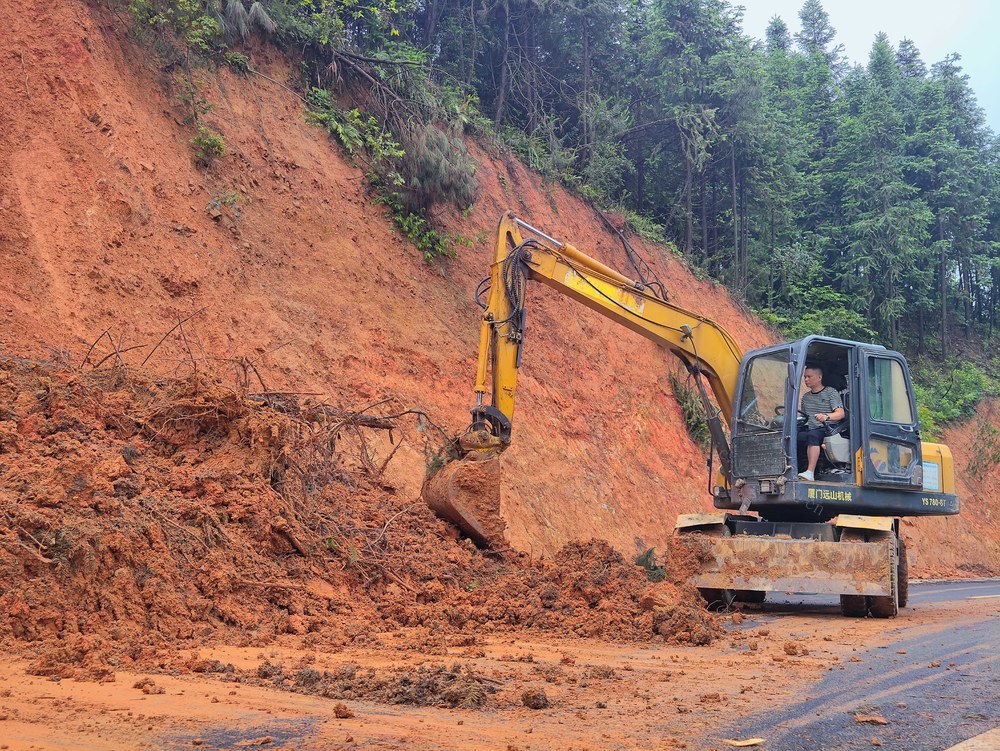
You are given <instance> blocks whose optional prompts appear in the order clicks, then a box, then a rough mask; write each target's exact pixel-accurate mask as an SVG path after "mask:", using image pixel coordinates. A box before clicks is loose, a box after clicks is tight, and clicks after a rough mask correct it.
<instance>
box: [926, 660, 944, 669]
mask: <svg viewBox="0 0 1000 751" xmlns="http://www.w3.org/2000/svg"><path fill="white" fill-rule="evenodd" d="M927 667H929V668H939V667H941V662H940V660H934V662H932V663H931V664H930V665H928V666H927Z"/></svg>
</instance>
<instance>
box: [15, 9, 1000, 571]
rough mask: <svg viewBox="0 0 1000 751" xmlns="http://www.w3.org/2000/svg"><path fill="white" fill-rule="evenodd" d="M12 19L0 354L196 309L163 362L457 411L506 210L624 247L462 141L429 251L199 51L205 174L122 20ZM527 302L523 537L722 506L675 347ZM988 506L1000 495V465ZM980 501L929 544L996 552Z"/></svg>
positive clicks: (324, 147) (714, 301)
mask: <svg viewBox="0 0 1000 751" xmlns="http://www.w3.org/2000/svg"><path fill="white" fill-rule="evenodd" d="M8 24H9V27H8V29H6V31H5V34H4V44H3V47H4V50H3V55H2V57H0V85H2V90H3V91H4V92H5V93H6V95H5V96H4V97H3V98H2V100H0V134H2V135H0V139H2V140H0V248H2V255H0V271H2V274H3V279H4V280H5V282H4V283H3V284H0V309H2V310H3V312H4V315H5V319H6V325H5V326H4V327H3V328H2V329H0V346H2V348H3V350H5V351H6V352H8V353H14V354H25V355H32V356H33V355H40V354H41V355H45V356H51V352H52V350H53V349H55V350H57V351H67V352H68V353H70V355H71V356H72V357H73V358H74V361H75V362H77V363H79V362H81V361H82V359H83V356H84V354H85V352H86V350H87V349H88V347H89V346H90V345H91V343H93V342H94V341H95V340H96V339H98V337H99V336H100V335H101V333H102V332H103V331H105V330H110V333H111V334H112V335H113V336H114V338H115V341H116V342H118V346H119V347H120V348H122V347H125V348H127V347H129V346H132V345H138V344H145V345H146V346H145V348H144V349H141V350H135V351H134V352H133V353H132V355H131V356H132V362H135V361H136V360H138V359H141V354H142V353H145V352H148V351H149V349H150V347H151V346H152V345H153V344H155V343H156V341H157V340H158V339H159V338H160V337H161V336H163V334H164V333H166V332H167V331H168V330H169V329H170V328H171V327H172V326H174V325H175V324H176V323H177V322H178V321H179V320H181V319H183V318H185V317H187V316H189V315H191V314H193V313H196V312H198V311H200V312H199V313H198V315H197V316H196V317H195V318H194V319H193V320H192V321H190V322H189V323H188V324H187V325H186V327H185V332H186V339H187V341H186V342H185V343H183V345H182V343H181V342H180V341H179V340H178V337H177V336H176V333H175V335H174V336H172V337H171V338H170V340H169V341H168V342H167V343H166V344H165V345H164V346H163V347H161V348H160V349H159V350H158V351H157V353H156V355H155V359H154V360H152V361H151V364H153V365H156V366H157V367H160V368H161V369H168V370H169V369H172V368H174V367H177V368H180V369H183V368H186V367H187V366H188V365H189V364H190V362H191V360H192V358H208V360H214V361H215V363H216V367H217V369H224V368H227V367H230V365H231V364H232V363H233V362H234V361H238V360H240V359H241V358H247V359H248V360H251V361H253V362H254V363H255V364H256V366H257V367H258V368H259V369H260V372H261V374H262V375H263V377H264V379H265V380H266V381H267V385H268V386H269V387H270V388H272V389H289V390H296V391H317V392H322V393H326V394H330V395H331V400H332V402H334V403H336V404H337V405H338V406H341V407H361V406H365V405H368V404H371V403H373V402H376V401H379V400H381V399H384V398H387V397H393V398H394V399H395V400H396V401H395V403H396V404H404V405H408V406H416V407H420V408H423V409H425V410H427V412H428V413H429V414H430V415H431V416H432V417H433V418H434V419H435V420H436V421H437V422H439V423H440V424H442V425H444V426H446V427H447V428H448V429H449V430H452V431H455V430H458V429H460V428H461V427H463V426H464V424H465V423H466V421H467V419H468V411H467V410H468V407H469V406H470V404H471V401H472V393H471V381H472V376H473V370H474V366H475V356H476V345H477V337H478V326H477V319H478V315H477V314H478V308H476V307H475V305H474V304H473V302H472V291H473V289H474V287H475V284H476V282H477V281H478V280H479V279H480V277H481V276H483V275H484V274H485V273H486V270H487V266H488V263H489V257H490V253H491V247H490V245H491V239H492V234H493V231H494V227H495V223H496V220H497V217H498V216H499V214H500V213H501V212H502V211H504V210H506V209H513V210H514V211H516V212H517V213H518V214H520V215H521V216H523V217H524V218H526V219H527V220H528V221H530V222H531V223H533V224H535V225H536V226H538V227H540V228H543V229H545V230H546V231H547V232H548V233H550V234H552V235H554V236H556V237H558V238H560V239H564V240H567V241H572V242H574V243H575V244H576V245H577V246H578V247H580V248H581V249H583V250H584V251H585V252H588V253H591V254H593V255H596V256H597V257H599V258H601V259H602V260H604V261H606V262H608V263H610V264H612V265H614V266H617V267H619V268H624V260H625V259H624V257H623V254H622V252H621V250H620V247H619V246H618V244H617V241H616V240H615V239H614V237H613V236H612V235H610V234H609V233H608V232H606V231H605V230H604V229H603V227H602V226H601V224H600V222H599V221H598V219H597V217H596V216H595V215H594V213H593V212H592V211H591V210H590V209H589V208H588V207H587V206H586V205H585V204H584V203H582V202H581V201H579V200H578V199H576V198H574V197H572V196H569V195H567V194H566V193H565V192H564V191H562V190H561V189H559V188H558V187H555V186H551V185H545V184H543V183H542V181H541V180H540V179H539V178H538V176H536V175H534V174H532V173H530V172H529V171H527V170H526V169H524V168H523V166H521V165H520V164H519V163H517V162H515V161H514V160H512V159H509V158H494V157H493V156H491V155H489V154H487V153H485V152H484V151H483V150H482V149H478V148H476V147H472V149H473V154H474V156H475V157H476V158H477V159H478V161H479V165H480V167H479V172H478V178H479V181H480V184H481V192H480V196H479V199H478V200H477V202H476V205H475V207H474V209H473V210H472V212H471V213H470V214H469V216H467V217H465V218H460V217H458V216H452V217H450V218H445V221H447V222H448V223H449V225H450V227H451V228H452V230H453V231H454V232H456V233H460V234H462V235H463V236H465V237H467V238H470V239H475V243H474V246H473V247H472V248H468V249H464V248H463V249H461V250H460V251H459V254H458V257H457V258H455V259H453V260H447V261H441V262H435V263H433V264H427V263H425V262H424V261H423V260H422V258H421V257H420V255H419V253H418V252H417V251H416V250H415V249H414V248H413V247H412V246H411V244H410V243H409V242H408V241H406V240H405V239H402V238H401V237H400V236H399V235H398V234H396V233H395V232H394V231H393V229H392V226H391V223H390V222H389V221H388V220H387V218H386V216H385V212H384V210H383V209H382V208H381V207H377V206H373V205H372V203H371V201H370V199H369V197H368V196H366V194H365V185H364V180H363V177H362V175H361V172H360V171H359V170H358V169H357V168H355V167H353V166H351V165H350V164H349V163H348V162H347V161H345V159H344V158H343V157H342V156H341V154H340V153H339V152H338V149H337V147H336V146H335V145H334V144H332V143H331V142H330V141H329V139H328V138H327V137H326V135H325V134H324V133H323V132H322V131H320V130H319V129H317V128H315V127H313V126H310V125H309V124H307V123H306V122H305V120H304V118H303V114H302V113H303V111H302V106H301V103H300V102H299V101H298V100H297V99H296V98H295V97H294V96H292V95H291V94H289V93H288V92H287V91H285V90H283V89H281V88H280V87H278V86H276V85H274V84H273V83H270V82H267V81H265V80H263V79H261V78H256V77H250V78H244V77H241V76H238V75H236V74H234V73H232V72H230V71H228V70H222V71H214V70H209V69H201V70H198V71H196V77H198V78H199V79H201V80H203V81H204V82H205V84H206V88H205V90H204V95H205V97H206V98H207V99H208V100H210V101H211V102H212V103H213V104H214V105H215V109H214V111H213V112H212V113H211V114H209V115H208V116H207V121H208V123H209V125H210V126H211V127H212V128H213V129H214V130H216V131H218V132H220V133H221V134H222V135H223V136H224V137H225V142H226V147H227V150H228V153H227V155H226V156H225V157H223V158H222V159H220V160H218V161H217V162H216V164H215V165H214V166H213V167H212V168H211V169H209V170H207V171H206V170H204V169H201V168H199V167H197V166H196V165H195V163H194V158H193V153H192V150H191V148H190V145H189V140H190V138H191V137H192V135H193V130H192V128H191V126H190V125H185V124H184V122H183V120H184V117H185V114H186V109H185V108H184V106H183V105H182V103H181V102H180V99H179V98H178V96H177V91H178V89H177V87H176V85H173V84H172V83H171V79H170V77H169V74H167V73H165V72H163V71H162V70H161V67H160V66H161V65H162V62H161V61H160V60H158V59H157V58H155V57H153V56H151V55H150V54H149V53H148V52H147V51H146V50H143V49H142V48H141V47H140V46H138V45H137V44H135V42H134V41H133V40H132V38H131V36H130V34H129V31H128V27H127V25H126V21H125V19H122V18H119V17H117V16H115V15H113V14H110V13H108V12H107V11H105V10H103V9H99V8H95V7H92V6H91V5H89V4H87V3H84V2H79V1H78V0H62V1H61V2H58V3H52V2H41V1H40V0H26V2H24V3H22V5H21V8H20V10H19V12H18V13H16V14H10V17H9V19H8ZM269 54H271V53H268V52H267V51H264V52H261V51H258V52H257V53H255V58H254V64H255V66H257V67H258V68H259V69H261V70H263V71H266V72H267V73H268V74H269V75H270V76H271V77H272V78H275V79H276V80H285V79H286V78H287V76H288V72H289V70H291V68H290V67H289V66H288V65H287V64H286V63H285V61H284V60H282V59H281V58H280V56H277V55H273V57H272V58H270V59H269V57H268V55H269ZM232 193H238V194H239V195H240V196H241V197H242V199H241V200H240V202H239V203H238V206H237V208H238V209H239V212H238V213H239V215H238V216H237V215H236V212H234V211H233V210H231V209H229V208H225V207H223V208H222V216H220V217H216V218H213V217H212V216H211V215H210V212H209V211H208V207H209V205H210V204H211V203H212V202H213V200H214V201H216V202H217V203H218V202H219V201H220V199H222V198H223V197H225V196H226V195H228V194H232ZM644 251H645V253H646V256H647V257H648V258H650V259H651V260H654V266H655V268H656V270H657V273H658V275H659V276H660V278H661V279H662V280H663V281H664V282H665V284H666V286H667V288H668V291H669V293H670V295H671V298H672V300H674V301H675V302H677V303H679V304H681V305H684V306H686V307H690V308H693V309H695V310H697V311H700V312H703V313H705V314H707V315H710V316H712V317H713V318H715V319H716V320H717V321H719V322H720V323H721V324H722V325H723V326H725V327H726V328H727V329H729V331H730V332H731V333H732V334H733V335H734V336H735V338H736V339H737V340H738V341H739V342H740V344H741V345H742V346H743V347H744V348H749V347H752V346H756V345H759V344H762V343H764V342H766V341H769V339H770V335H769V333H768V332H767V331H766V330H765V329H764V327H763V326H761V325H760V324H759V323H757V322H756V321H752V320H749V319H748V318H747V317H746V316H744V315H743V314H742V313H741V312H740V311H739V309H738V308H737V306H736V305H734V304H733V302H732V301H731V300H730V298H729V297H728V295H727V294H726V293H725V291H724V290H723V289H722V288H721V287H719V286H717V285H713V284H711V283H707V282H702V281H698V280H697V279H695V278H694V277H693V276H692V275H691V274H690V273H689V272H688V271H687V270H686V269H685V268H684V266H683V265H682V264H681V263H679V262H678V261H676V260H673V259H670V258H668V257H666V256H664V255H663V254H662V252H660V251H658V250H655V249H649V248H645V249H644ZM529 301H530V310H529V314H528V315H529V318H528V337H529V338H528V341H527V346H526V347H525V353H524V360H523V366H522V371H521V376H520V381H519V402H518V415H517V421H516V424H515V428H514V431H515V433H514V435H515V444H514V447H513V448H512V449H511V450H510V451H508V452H507V453H506V454H505V457H504V462H505V465H504V466H505V483H504V486H503V504H504V507H505V512H506V514H507V516H508V518H509V520H510V526H509V535H510V538H511V541H512V543H513V544H515V545H516V546H517V547H519V548H521V549H524V550H530V551H532V552H533V553H535V554H542V553H551V552H552V551H554V550H556V549H557V548H558V547H560V546H561V545H563V544H564V543H566V542H567V541H569V540H572V539H576V538H590V537H594V536H597V537H602V538H606V539H608V540H609V541H611V542H612V543H613V544H614V545H615V546H617V547H619V548H620V549H622V550H623V551H626V552H630V551H633V550H636V549H640V548H644V547H645V546H648V545H653V544H662V542H663V540H664V539H665V538H666V537H667V536H668V535H669V534H670V531H671V528H672V525H673V519H674V516H675V515H676V514H677V513H678V512H682V511H692V510H702V509H708V508H709V507H710V502H709V499H708V497H707V494H706V492H705V487H706V485H707V480H706V472H705V467H704V459H703V457H702V455H701V454H700V453H699V452H698V451H697V449H696V448H695V447H694V445H693V444H692V443H691V441H690V440H689V438H688V437H687V434H686V432H685V430H684V426H683V419H682V417H681V414H680V410H679V408H678V406H677V404H676V403H675V401H674V399H673V397H672V395H671V390H670V386H669V383H668V380H667V376H668V373H669V372H670V370H671V369H675V368H676V365H675V364H674V362H673V361H672V359H671V358H670V357H669V356H667V355H664V354H663V353H661V352H660V351H658V350H657V349H656V348H655V347H654V346H653V345H651V344H649V343H647V342H646V341H644V340H642V339H640V338H639V337H638V336H635V335H632V334H630V333H628V332H624V331H622V330H621V329H620V328H618V327H615V326H613V325H612V324H610V323H608V322H606V321H604V320H603V319H601V318H600V317H598V316H597V315H596V314H592V313H590V312H589V311H586V310H584V309H582V308H580V307H579V306H575V305H572V304H571V303H567V302H566V301H564V300H562V299H559V298H558V297H556V296H555V295H554V294H553V293H551V292H550V291H548V290H546V289H543V288H541V287H535V288H533V289H531V291H530V293H529ZM107 341H108V340H107V339H105V340H103V341H102V342H101V343H100V344H99V345H98V347H97V348H96V350H95V352H96V353H97V355H98V356H99V357H103V356H105V355H107V354H108V353H109V352H110V348H109V346H108V344H107ZM137 355H138V356H137ZM128 357H129V355H126V358H128ZM93 359H94V358H92V360H93ZM953 440H955V441H957V442H959V443H960V442H961V438H960V437H959V436H958V435H957V434H956V435H954V438H953ZM958 464H959V469H961V468H962V467H963V460H962V458H961V456H960V457H959V462H958ZM389 473H390V475H391V479H392V480H393V482H394V483H395V484H397V485H398V486H399V487H401V488H403V490H402V492H403V493H405V494H408V495H409V496H411V497H413V498H415V497H416V496H417V494H418V492H419V486H420V482H421V480H422V478H423V474H424V457H423V454H422V451H421V449H420V447H419V446H416V445H404V446H403V447H402V448H401V449H400V450H399V451H398V453H397V454H396V457H395V459H394V460H393V463H392V464H391V465H390V468H389ZM970 490H971V489H970ZM970 495H973V496H974V494H970ZM970 502H972V503H976V502H978V499H977V500H976V501H973V499H972V498H968V497H967V502H966V507H967V508H968V507H969V504H970ZM987 503H988V508H990V509H996V508H998V506H1000V503H998V501H997V490H996V487H995V486H992V487H991V488H990V489H989V494H988V499H987ZM966 518H968V519H969V520H970V521H966ZM983 518H984V517H982V514H979V515H978V516H977V515H975V514H974V515H972V516H970V517H963V518H962V519H956V520H947V521H945V520H929V521H922V522H920V523H919V524H918V525H916V526H911V527H909V529H910V530H911V531H914V532H916V534H917V536H918V537H919V538H920V543H921V545H922V546H923V548H924V550H926V551H928V552H926V553H918V555H917V562H918V564H922V565H924V566H925V567H926V568H933V567H934V566H933V565H932V564H933V561H934V560H938V561H941V562H942V564H941V565H942V566H944V567H946V568H948V569H954V568H955V567H957V566H958V565H959V564H965V565H971V566H979V567H987V568H992V569H993V570H995V569H996V568H997V565H998V564H997V560H998V558H1000V556H998V555H997V550H998V548H997V545H996V542H995V541H990V542H983V541H982V540H980V539H979V538H980V537H981V535H982V534H984V533H989V534H992V535H994V536H995V535H996V533H995V532H991V531H989V530H990V528H989V527H988V526H987V525H986V524H985V523H984V522H983V521H982V520H983ZM973 522H974V524H973ZM970 524H972V526H970ZM955 530H959V531H960V532H961V534H959V535H955ZM956 538H957V539H958V544H956V543H955V542H954V540H955V539H956ZM915 547H916V546H915ZM931 551H933V552H931ZM932 558H933V560H932ZM945 561H947V563H945Z"/></svg>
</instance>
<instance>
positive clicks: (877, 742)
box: [872, 738, 882, 746]
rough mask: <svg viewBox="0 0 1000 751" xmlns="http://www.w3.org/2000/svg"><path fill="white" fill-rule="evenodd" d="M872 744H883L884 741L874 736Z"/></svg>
mask: <svg viewBox="0 0 1000 751" xmlns="http://www.w3.org/2000/svg"><path fill="white" fill-rule="evenodd" d="M872 745H873V746H881V745H882V741H880V740H879V739H878V738H872Z"/></svg>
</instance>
